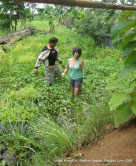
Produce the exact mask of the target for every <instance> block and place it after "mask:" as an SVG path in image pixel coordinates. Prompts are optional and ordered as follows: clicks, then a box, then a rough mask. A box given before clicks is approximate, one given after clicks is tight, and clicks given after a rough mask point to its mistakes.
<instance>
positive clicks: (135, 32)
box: [120, 29, 136, 49]
mask: <svg viewBox="0 0 136 166" xmlns="http://www.w3.org/2000/svg"><path fill="white" fill-rule="evenodd" d="M135 37H136V29H135V30H133V31H132V32H129V33H128V34H127V35H126V36H125V37H124V39H123V40H122V42H121V44H120V47H121V49H123V48H125V46H126V45H127V44H128V43H129V42H130V41H132V39H134V38H135Z"/></svg>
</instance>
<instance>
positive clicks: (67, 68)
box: [62, 59, 69, 77]
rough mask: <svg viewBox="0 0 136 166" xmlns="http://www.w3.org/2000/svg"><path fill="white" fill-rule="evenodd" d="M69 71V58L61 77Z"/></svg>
mask: <svg viewBox="0 0 136 166" xmlns="http://www.w3.org/2000/svg"><path fill="white" fill-rule="evenodd" d="M68 71H69V59H68V61H67V66H66V69H65V70H64V72H63V73H62V77H64V76H65V74H66V73H67V72H68Z"/></svg>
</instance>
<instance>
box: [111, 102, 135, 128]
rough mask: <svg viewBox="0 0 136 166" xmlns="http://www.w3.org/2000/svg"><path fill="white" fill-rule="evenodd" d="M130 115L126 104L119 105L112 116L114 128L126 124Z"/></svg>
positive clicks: (130, 112) (128, 106)
mask: <svg viewBox="0 0 136 166" xmlns="http://www.w3.org/2000/svg"><path fill="white" fill-rule="evenodd" d="M131 115H132V111H131V109H130V105H129V104H128V103H126V104H123V105H121V106H120V107H119V108H118V109H117V111H116V113H115V114H114V123H115V126H116V127H119V125H121V124H123V123H124V122H127V121H128V120H129V119H130V117H131Z"/></svg>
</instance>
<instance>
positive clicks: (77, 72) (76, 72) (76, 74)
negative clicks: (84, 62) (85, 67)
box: [69, 58, 83, 80]
mask: <svg viewBox="0 0 136 166" xmlns="http://www.w3.org/2000/svg"><path fill="white" fill-rule="evenodd" d="M72 60H73V58H71V59H70V62H69V70H70V78H71V79H73V80H77V79H80V78H82V77H83V74H82V70H81V66H80V58H79V59H78V61H77V64H76V65H75V66H74V67H73V66H72Z"/></svg>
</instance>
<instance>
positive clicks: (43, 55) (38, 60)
mask: <svg viewBox="0 0 136 166" xmlns="http://www.w3.org/2000/svg"><path fill="white" fill-rule="evenodd" d="M48 56H49V50H46V51H43V52H42V53H41V54H40V55H39V57H38V59H37V61H36V64H35V69H38V67H40V64H41V61H43V60H45V59H47V58H48Z"/></svg>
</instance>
